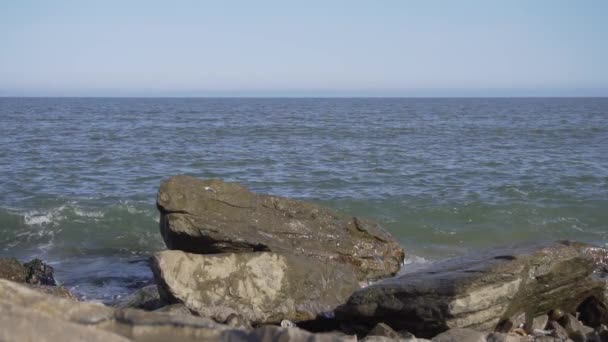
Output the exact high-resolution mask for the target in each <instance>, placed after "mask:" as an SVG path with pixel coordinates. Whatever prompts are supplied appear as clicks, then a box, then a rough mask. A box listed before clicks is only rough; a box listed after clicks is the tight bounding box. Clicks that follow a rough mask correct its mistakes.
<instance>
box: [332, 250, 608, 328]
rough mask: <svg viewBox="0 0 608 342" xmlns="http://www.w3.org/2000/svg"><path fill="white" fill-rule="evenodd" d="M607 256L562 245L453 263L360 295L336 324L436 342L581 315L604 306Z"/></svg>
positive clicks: (487, 254) (343, 310)
mask: <svg viewBox="0 0 608 342" xmlns="http://www.w3.org/2000/svg"><path fill="white" fill-rule="evenodd" d="M607 254H608V253H607V251H606V250H604V249H600V248H596V247H592V246H589V245H586V244H581V243H569V242H558V243H551V244H543V245H533V246H526V247H519V248H515V249H505V250H493V251H489V252H483V253H478V254H473V255H469V256H466V257H462V258H455V259H450V260H447V261H444V262H439V263H436V264H434V265H432V266H431V267H430V268H428V269H425V270H420V271H417V272H413V273H407V274H404V275H401V276H399V277H397V278H393V279H388V280H385V281H382V282H380V283H377V284H374V285H371V286H369V287H367V288H364V289H361V290H359V291H357V292H355V293H354V294H353V295H352V296H351V297H350V298H349V300H348V302H347V304H346V305H344V306H341V307H340V308H339V309H338V310H337V312H336V316H337V318H338V319H341V320H344V321H345V322H349V321H350V322H357V323H358V324H367V326H369V328H370V329H371V327H372V326H373V325H374V324H376V323H379V322H385V323H387V324H389V325H390V326H391V327H393V328H394V329H397V330H401V329H405V330H408V331H411V332H412V333H414V334H415V335H416V336H422V337H431V336H434V335H435V334H437V333H441V332H442V331H445V330H448V329H451V328H473V329H476V330H479V331H492V330H494V328H495V327H496V326H497V325H498V323H499V322H501V321H503V320H507V319H509V318H511V317H514V316H517V315H518V314H520V313H525V314H526V316H527V317H537V316H540V315H543V314H546V313H547V312H549V311H550V310H551V309H553V308H561V309H563V310H565V311H566V312H576V309H577V307H578V306H579V305H580V304H581V303H582V302H584V301H585V300H586V299H588V298H590V297H595V298H603V297H602V296H603V294H604V291H605V282H604V281H603V280H599V279H597V278H596V274H595V273H594V271H596V270H597V269H598V266H600V263H601V262H602V261H603V260H606V255H607Z"/></svg>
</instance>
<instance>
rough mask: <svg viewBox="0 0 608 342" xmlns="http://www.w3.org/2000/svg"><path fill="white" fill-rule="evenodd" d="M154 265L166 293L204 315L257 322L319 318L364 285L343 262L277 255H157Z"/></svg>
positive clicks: (220, 318)
mask: <svg viewBox="0 0 608 342" xmlns="http://www.w3.org/2000/svg"><path fill="white" fill-rule="evenodd" d="M152 269H153V272H154V277H155V279H156V282H157V284H158V285H159V291H160V294H161V296H162V297H163V298H164V299H165V300H167V301H170V302H183V303H184V304H185V305H186V306H187V307H188V308H189V309H190V310H192V311H194V312H197V313H198V314H200V315H201V316H204V317H212V318H214V319H215V320H217V321H218V322H225V321H226V320H227V319H228V317H229V316H230V315H233V314H235V315H240V316H242V317H243V318H244V319H245V320H247V321H248V322H251V323H253V324H261V323H276V324H278V323H279V322H281V320H284V319H288V320H291V321H294V322H298V321H303V320H310V319H314V318H315V317H316V316H317V315H318V314H320V313H322V312H325V311H331V310H333V309H334V308H335V307H336V306H337V305H339V304H340V303H343V302H344V301H345V300H346V298H348V296H349V295H350V294H351V293H352V292H353V291H354V290H355V289H357V288H358V281H357V278H356V276H355V273H354V271H353V270H352V269H350V268H349V267H346V266H345V265H343V264H337V263H332V262H324V263H314V262H311V261H310V260H308V259H307V258H302V257H298V256H293V255H280V254H276V253H268V252H260V253H240V254H234V253H226V254H213V255H200V254H190V253H186V252H182V251H171V250H169V251H163V252H160V253H157V254H156V255H155V256H154V258H153V262H152Z"/></svg>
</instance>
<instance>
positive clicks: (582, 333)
mask: <svg viewBox="0 0 608 342" xmlns="http://www.w3.org/2000/svg"><path fill="white" fill-rule="evenodd" d="M559 324H560V325H561V326H562V327H564V329H566V332H567V333H568V337H570V338H571V339H572V340H573V341H574V342H585V341H586V340H587V338H586V336H587V334H588V333H591V332H593V329H592V328H589V327H585V326H584V325H583V323H581V322H580V321H579V320H578V319H576V317H574V316H573V315H571V314H566V315H564V317H562V318H561V319H560V320H559Z"/></svg>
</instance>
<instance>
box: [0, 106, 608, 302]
mask: <svg viewBox="0 0 608 342" xmlns="http://www.w3.org/2000/svg"><path fill="white" fill-rule="evenodd" d="M174 174H190V175H194V176H198V177H203V178H223V179H225V180H229V181H237V182H241V183H243V184H245V185H247V186H248V187H250V188H251V189H252V190H255V191H259V192H264V193H271V194H275V195H281V196H289V197H294V198H300V199H305V200H311V201H315V202H318V203H321V204H323V205H327V206H330V207H334V208H336V209H338V210H341V211H343V212H345V213H349V214H356V215H360V216H366V217H370V218H373V219H376V220H377V221H379V222H381V223H382V224H383V225H384V226H385V227H386V228H387V229H388V230H390V231H391V232H392V233H393V234H394V235H395V236H397V237H398V238H399V240H400V241H401V242H402V243H403V246H404V247H405V250H406V255H407V261H406V263H407V264H406V267H408V264H410V263H414V264H416V263H423V262H426V261H429V260H435V259H439V258H444V257H448V256H453V255H459V254H462V253H465V252H466V251H469V250H473V249H479V248H484V247H490V246H494V245H499V244H510V243H517V242H518V241H524V240H555V239H577V240H582V241H587V242H592V243H595V244H598V245H605V244H607V243H608V98H576V99H574V98H572V99H569V98H552V99H541V98H521V99H379V98H374V99H236V98H234V99H227V98H226V99H169V98H167V99H161V98H159V99H104V98H0V256H15V257H17V258H19V259H22V260H26V259H29V258H32V257H35V256H37V257H41V258H43V259H45V260H47V261H48V262H50V263H51V264H52V265H53V266H54V267H55V269H56V276H57V278H58V280H59V281H60V282H61V283H63V284H64V285H66V286H68V287H70V288H72V289H73V291H75V292H76V293H78V294H79V295H81V296H83V297H85V298H89V299H100V300H103V301H105V302H111V301H112V300H114V299H115V298H117V297H119V296H123V295H125V294H126V293H129V292H131V291H132V289H134V288H137V287H139V286H141V285H142V284H146V283H147V282H150V281H151V274H150V271H149V270H148V267H147V264H146V260H147V258H148V257H149V256H150V255H151V253H153V252H155V251H158V250H161V249H163V248H164V244H163V242H162V239H161V237H160V234H159V231H158V213H157V211H156V208H155V205H154V201H155V195H156V191H157V189H158V186H159V184H160V182H161V181H162V180H163V179H165V178H166V177H168V176H170V175H174Z"/></svg>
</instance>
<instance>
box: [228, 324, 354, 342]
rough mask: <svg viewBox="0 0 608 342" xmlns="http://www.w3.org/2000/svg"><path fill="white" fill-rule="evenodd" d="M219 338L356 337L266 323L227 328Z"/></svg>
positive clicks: (343, 341)
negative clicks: (261, 325) (264, 324)
mask: <svg viewBox="0 0 608 342" xmlns="http://www.w3.org/2000/svg"><path fill="white" fill-rule="evenodd" d="M220 340H221V341H230V342H252V341H256V342H275V341H286V342H287V341H289V342H356V341H357V337H355V336H347V335H343V334H338V333H324V334H313V333H310V332H308V331H305V330H302V329H298V328H281V327H276V326H271V325H266V326H263V327H260V328H257V329H254V330H252V331H244V330H241V331H236V330H227V331H224V332H223V334H222V335H221V336H220Z"/></svg>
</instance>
